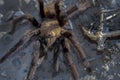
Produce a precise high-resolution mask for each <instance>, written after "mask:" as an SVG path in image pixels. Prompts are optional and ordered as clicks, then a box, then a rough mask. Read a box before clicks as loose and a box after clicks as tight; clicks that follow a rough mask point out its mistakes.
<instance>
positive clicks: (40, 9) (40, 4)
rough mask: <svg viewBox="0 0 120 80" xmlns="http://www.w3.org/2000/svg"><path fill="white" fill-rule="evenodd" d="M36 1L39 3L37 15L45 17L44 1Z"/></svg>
mask: <svg viewBox="0 0 120 80" xmlns="http://www.w3.org/2000/svg"><path fill="white" fill-rule="evenodd" d="M38 3H39V15H40V17H41V18H42V19H43V18H45V11H44V2H43V0H38Z"/></svg>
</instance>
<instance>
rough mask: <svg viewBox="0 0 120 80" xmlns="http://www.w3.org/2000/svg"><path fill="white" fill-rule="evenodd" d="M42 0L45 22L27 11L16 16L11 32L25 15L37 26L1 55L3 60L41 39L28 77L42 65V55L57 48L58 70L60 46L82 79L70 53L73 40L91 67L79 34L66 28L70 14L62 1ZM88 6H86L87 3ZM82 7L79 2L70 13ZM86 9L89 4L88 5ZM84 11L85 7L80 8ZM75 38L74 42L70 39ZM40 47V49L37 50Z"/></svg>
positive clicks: (79, 52)
mask: <svg viewBox="0 0 120 80" xmlns="http://www.w3.org/2000/svg"><path fill="white" fill-rule="evenodd" d="M38 3H39V15H40V16H41V19H42V20H41V22H40V23H39V22H38V21H37V20H36V19H35V18H34V17H33V16H32V15H31V14H25V15H22V16H20V17H17V18H15V19H13V20H12V21H11V22H12V23H13V28H12V30H11V31H10V32H8V33H9V34H13V33H14V32H15V28H16V24H17V23H18V22H20V21H22V20H24V19H26V20H28V21H29V22H30V23H31V24H32V25H33V26H34V27H36V29H35V30H30V31H28V32H27V33H26V34H25V35H24V36H23V37H22V39H20V40H19V41H18V43H17V44H16V45H15V46H14V47H12V48H11V49H10V50H9V51H8V52H7V53H6V55H5V56H3V57H2V58H1V59H0V63H2V62H3V61H5V60H6V59H7V58H8V57H9V56H10V55H11V54H13V53H16V52H17V51H18V50H21V49H23V48H25V47H27V46H29V45H30V43H32V42H33V41H37V44H36V49H37V50H36V51H35V56H34V57H33V59H32V62H31V66H30V70H29V72H28V76H27V79H26V80H32V79H33V77H34V73H35V71H36V68H37V66H38V64H37V63H38V61H39V59H42V58H44V57H46V56H47V54H48V52H50V51H53V53H54V56H53V69H54V71H53V73H56V72H58V61H57V60H58V57H59V52H60V49H62V53H63V57H64V59H65V60H66V62H67V65H68V66H69V68H70V70H71V73H72V75H73V78H74V80H78V79H79V74H78V72H77V69H76V67H75V64H74V62H73V61H72V58H71V56H70V54H69V53H70V45H71V44H72V45H73V46H74V47H75V49H76V50H77V52H78V54H77V55H78V56H80V57H81V59H82V62H83V64H84V66H85V67H86V69H87V71H88V72H91V67H90V64H89V62H88V61H87V58H86V55H85V53H84V51H83V49H82V47H81V46H80V44H79V42H78V41H77V40H76V37H75V34H74V33H73V32H72V31H71V30H68V29H66V28H65V24H66V23H67V16H66V15H65V14H63V13H62V11H61V10H60V6H59V1H55V2H54V4H53V3H52V5H53V6H52V5H51V6H52V8H51V6H49V7H48V6H47V7H44V2H43V1H42V0H38ZM84 7H85V6H84ZM77 9H78V6H76V5H75V6H73V7H72V8H70V9H69V10H68V11H67V12H66V14H67V13H69V14H70V13H72V12H74V11H76V10H77ZM84 9H86V8H84ZM79 10H81V11H83V8H81V9H79ZM70 42H71V43H70ZM37 51H38V52H37Z"/></svg>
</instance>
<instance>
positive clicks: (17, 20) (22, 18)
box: [8, 14, 40, 34]
mask: <svg viewBox="0 0 120 80" xmlns="http://www.w3.org/2000/svg"><path fill="white" fill-rule="evenodd" d="M22 20H28V21H29V22H30V23H31V24H32V25H33V26H35V27H37V28H39V27H40V25H39V23H38V22H37V20H36V19H35V18H34V17H33V16H32V15H31V14H26V15H22V16H20V17H17V18H15V19H13V20H12V21H10V23H11V24H12V25H13V27H12V30H11V31H10V32H8V33H9V34H13V33H14V32H15V28H16V25H17V23H19V22H20V21H22Z"/></svg>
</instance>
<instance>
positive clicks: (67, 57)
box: [61, 38, 79, 80]
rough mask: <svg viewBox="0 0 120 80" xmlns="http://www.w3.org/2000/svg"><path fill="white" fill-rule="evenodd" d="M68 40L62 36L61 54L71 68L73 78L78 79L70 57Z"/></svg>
mask: <svg viewBox="0 0 120 80" xmlns="http://www.w3.org/2000/svg"><path fill="white" fill-rule="evenodd" d="M68 42H69V41H68V40H67V38H64V39H63V41H62V42H61V45H62V48H63V56H64V58H65V60H66V62H67V63H68V66H69V68H70V70H71V73H72V75H73V78H74V80H78V79H79V74H78V71H77V69H76V67H75V65H74V63H73V61H72V58H71V56H70V53H69V52H70V46H69V43H68Z"/></svg>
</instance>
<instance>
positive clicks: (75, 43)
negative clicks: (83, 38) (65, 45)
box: [63, 31, 92, 73]
mask: <svg viewBox="0 0 120 80" xmlns="http://www.w3.org/2000/svg"><path fill="white" fill-rule="evenodd" d="M63 35H64V36H65V37H66V38H68V39H69V40H70V41H71V43H72V44H73V46H74V47H75V49H76V50H77V52H78V56H80V57H81V58H82V62H83V65H84V66H85V67H86V68H87V71H88V72H89V73H91V72H92V69H91V67H90V63H89V62H88V60H87V57H86V55H85V52H84V51H83V49H82V47H81V45H80V44H79V42H78V41H77V39H76V37H75V34H73V33H72V32H71V31H66V32H64V33H63Z"/></svg>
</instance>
